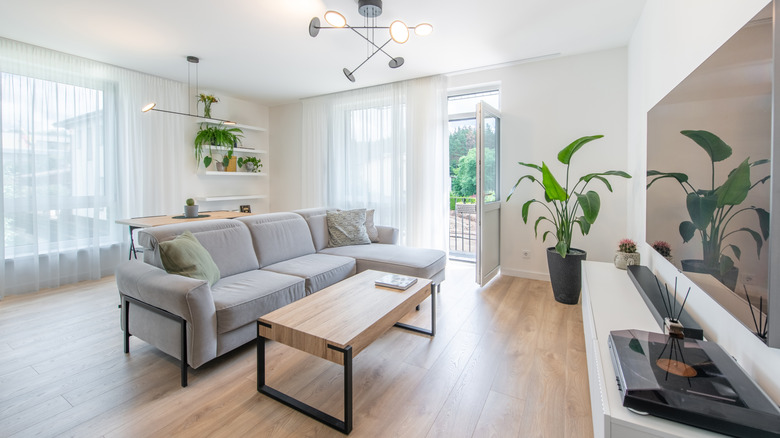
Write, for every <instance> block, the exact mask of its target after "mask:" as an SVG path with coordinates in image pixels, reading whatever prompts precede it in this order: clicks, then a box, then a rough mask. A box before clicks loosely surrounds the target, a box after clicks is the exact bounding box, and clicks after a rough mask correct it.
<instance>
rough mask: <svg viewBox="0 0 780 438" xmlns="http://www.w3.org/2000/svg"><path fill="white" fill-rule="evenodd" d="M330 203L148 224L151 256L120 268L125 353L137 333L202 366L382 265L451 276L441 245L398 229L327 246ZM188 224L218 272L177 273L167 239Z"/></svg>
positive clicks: (144, 239) (144, 241)
mask: <svg viewBox="0 0 780 438" xmlns="http://www.w3.org/2000/svg"><path fill="white" fill-rule="evenodd" d="M325 214H326V209H308V210H299V211H297V212H289V213H269V214H260V215H254V216H245V217H241V218H237V219H220V220H209V221H199V222H188V223H182V224H176V225H166V226H160V227H154V228H145V229H143V230H141V231H140V232H139V233H138V240H139V243H140V244H141V246H143V247H144V253H143V254H144V257H143V258H144V261H143V262H140V261H128V262H124V263H122V264H120V266H119V267H118V268H117V271H116V282H117V287H118V289H119V294H120V297H121V300H122V318H121V322H122V329H123V330H124V336H125V353H128V352H129V337H130V336H131V335H132V336H136V337H138V338H140V339H142V340H144V341H146V342H148V343H150V344H152V345H154V346H155V347H157V348H159V349H160V350H162V351H164V352H165V353H167V354H169V355H171V356H173V357H176V358H178V359H182V358H186V360H181V378H182V386H187V366H188V365H189V366H191V367H192V368H198V367H199V366H201V365H203V364H204V363H206V362H208V361H210V360H211V359H214V358H216V357H218V356H221V355H223V354H225V353H227V352H229V351H231V350H233V349H235V348H237V347H239V346H241V345H243V344H246V343H247V342H250V341H253V340H255V338H256V336H257V333H256V325H255V322H256V320H257V318H259V317H260V316H262V315H264V314H266V313H268V312H271V311H273V310H275V309H278V308H280V307H282V306H285V305H287V304H289V303H292V302H293V301H295V300H297V299H300V298H302V297H304V296H306V295H309V294H312V293H315V292H317V291H318V290H321V289H323V288H325V287H327V286H330V285H332V284H335V283H337V282H339V281H341V280H343V279H345V278H347V277H349V276H351V275H354V274H356V273H358V272H361V271H364V270H367V269H374V270H380V271H387V272H392V273H397V274H404V275H412V276H416V277H423V278H430V279H432V280H433V282H434V284H437V285H438V284H439V283H441V281H443V280H444V267H445V264H446V254H445V253H444V252H443V251H438V250H431V249H421V248H409V247H402V246H398V245H397V240H398V230H397V229H394V228H391V227H382V226H377V230H378V239H377V241H376V242H372V243H371V244H365V245H349V246H341V247H336V248H330V247H328V246H327V245H328V227H327V219H326V216H325ZM185 231H190V232H191V233H192V234H193V235H194V236H195V237H196V238H197V240H198V242H200V244H201V245H202V246H203V247H204V248H205V249H206V251H208V253H209V254H210V255H211V258H212V259H213V260H214V263H215V264H216V265H217V267H218V268H219V273H220V279H219V280H218V281H217V282H216V283H214V284H213V286H209V283H208V282H207V281H206V280H198V279H193V278H189V277H184V276H181V275H175V274H169V273H167V272H166V271H165V270H164V268H163V264H162V261H161V258H160V251H159V244H160V243H161V242H165V241H168V240H172V239H174V238H176V237H177V236H178V235H180V234H182V233H183V232H185Z"/></svg>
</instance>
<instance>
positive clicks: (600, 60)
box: [450, 49, 628, 280]
mask: <svg viewBox="0 0 780 438" xmlns="http://www.w3.org/2000/svg"><path fill="white" fill-rule="evenodd" d="M626 59H627V58H626V50H625V49H613V50H608V51H602V52H595V53H589V54H584V55H578V56H571V57H562V58H556V59H552V60H547V61H539V62H533V63H526V64H519V65H515V66H511V67H505V68H496V69H489V70H482V71H479V72H474V73H467V74H459V75H453V76H451V77H450V87H451V88H459V87H465V86H470V85H478V84H482V83H490V82H500V83H501V118H502V126H503V132H502V138H501V141H502V152H501V191H502V198H503V199H506V195H507V194H508V193H509V190H511V188H512V186H513V185H514V184H515V182H516V181H517V179H518V178H519V177H520V176H521V175H523V174H524V173H526V168H523V167H521V166H519V165H518V164H517V162H518V161H523V162H529V163H536V164H541V162H542V161H544V162H545V163H547V165H548V166H549V167H550V168H551V169H552V171H553V173H554V174H555V175H556V178H557V179H558V180H559V182H561V184H564V180H565V176H564V175H565V173H564V172H565V166H564V165H563V164H561V163H560V162H559V161H558V160H557V155H558V152H559V151H560V150H561V149H563V148H564V147H565V146H567V145H568V144H569V143H571V142H572V141H573V140H575V139H577V138H579V137H582V136H586V135H594V134H604V138H603V139H600V140H595V141H593V142H591V143H588V144H587V145H586V146H585V147H584V148H582V149H580V150H579V151H578V152H577V154H576V155H574V159H573V160H572V163H573V164H572V167H571V176H572V177H574V176H576V177H577V178H579V177H580V176H582V175H585V174H587V173H591V172H602V171H607V170H626V164H625V163H626V149H627V147H626V100H627V96H626V87H627V82H626V81H627V76H626ZM627 181H628V180H625V179H622V178H617V179H614V180H613V182H614V184H613V188H614V190H615V192H614V193H609V192H608V191H607V189H606V188H605V187H604V186H603V185H601V184H600V183H598V184H593V185H592V186H589V189H590V188H593V189H595V190H596V191H597V192H598V193H599V194H600V195H601V202H602V204H601V212H600V213H599V217H598V219H597V221H596V223H595V224H594V226H593V227H592V228H591V232H590V234H589V235H588V236H585V237H583V236H581V235H580V234H579V231H575V236H574V238H573V239H572V246H574V247H576V248H581V249H584V250H586V251H587V252H588V260H597V261H612V258H613V256H614V252H615V250H616V249H617V243H618V241H619V240H620V239H621V238H623V237H626V217H625V214H624V212H625V210H624V205H625V204H626V198H627V190H628V183H627ZM532 197H534V198H537V199H541V198H542V197H543V192H542V191H541V189H540V188H539V187H538V186H536V185H534V184H531V183H529V182H528V181H527V180H526V181H524V182H523V183H522V184H521V185H520V186H519V187H518V189H517V191H516V192H515V194H514V195H513V196H512V199H511V200H510V201H509V202H504V203H503V204H502V207H501V208H502V214H501V224H502V225H501V242H502V245H501V272H502V273H504V274H508V275H515V276H522V277H529V278H538V279H542V280H549V276H548V274H547V272H548V271H547V258H546V248H547V247H550V246H554V244H555V243H554V242H552V241H551V239H549V238H548V239H547V241H546V242H542V240H541V235H542V230H547V229H549V228H544V227H543V226H541V225H540V227H539V229H540V233H539V238H538V239H535V238H534V231H533V222H534V221H535V218H536V217H538V214H541V213H542V212H543V211H544V210H543V208H542V207H541V206H539V205H534V206H532V207H531V214H529V223H528V224H523V220H522V215H521V207H522V205H523V203H524V202H525V201H526V200H528V199H530V198H532ZM524 249H528V250H530V251H531V257H530V258H528V259H524V258H523V257H522V252H521V251H522V250H524Z"/></svg>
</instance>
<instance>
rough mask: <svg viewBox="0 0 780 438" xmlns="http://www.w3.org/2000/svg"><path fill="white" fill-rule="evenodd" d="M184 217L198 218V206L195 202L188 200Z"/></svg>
mask: <svg viewBox="0 0 780 438" xmlns="http://www.w3.org/2000/svg"><path fill="white" fill-rule="evenodd" d="M184 217H187V218H193V217H198V205H197V204H195V200H194V199H192V198H187V200H186V201H185V205H184Z"/></svg>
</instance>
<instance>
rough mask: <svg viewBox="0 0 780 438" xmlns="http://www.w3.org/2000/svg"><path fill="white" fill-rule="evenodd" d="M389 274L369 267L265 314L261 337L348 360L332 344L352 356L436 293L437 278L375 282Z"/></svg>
mask: <svg viewBox="0 0 780 438" xmlns="http://www.w3.org/2000/svg"><path fill="white" fill-rule="evenodd" d="M386 274H387V273H385V272H379V271H370V270H369V271H363V272H361V273H360V274H357V275H355V276H352V277H350V278H347V279H346V280H343V281H341V282H339V283H336V284H334V285H332V286H330V287H327V288H325V289H323V290H321V291H319V292H315V293H313V294H311V295H309V296H307V297H304V298H302V299H300V300H298V301H295V302H294V303H292V304H288V305H287V306H284V307H282V308H280V309H277V310H275V311H273V312H271V313H269V314H266V315H264V316H262V317H260V318H259V321H260V322H261V323H265V324H269V325H270V326H271V327H270V328H268V327H264V326H263V325H260V326H259V335H260V336H262V337H264V338H266V339H271V340H274V341H277V342H281V343H283V344H285V345H289V346H291V347H293V348H297V349H298V350H302V351H305V352H307V353H309V354H312V355H314V356H318V357H321V358H323V359H326V360H329V361H331V362H335V363H337V364H343V363H344V355H343V354H342V353H339V352H338V351H335V350H333V349H330V348H328V344H330V345H333V346H334V347H339V348H342V349H343V348H345V347H346V346H348V345H350V346H352V355H353V356H357V355H358V353H360V351H361V350H363V349H364V348H365V347H367V346H368V345H369V344H371V343H372V342H373V341H374V340H376V339H377V338H378V337H379V336H381V335H382V334H383V333H384V332H386V331H387V330H388V329H390V327H392V326H393V325H394V324H395V323H396V322H398V320H400V319H401V318H402V317H403V316H404V315H406V314H407V313H409V312H410V311H412V310H413V309H414V308H415V307H416V306H417V305H418V304H420V303H421V302H422V301H423V300H425V298H426V297H427V296H428V295H430V293H431V287H430V284H431V280H428V279H425V278H418V279H417V282H416V283H415V284H413V285H412V286H411V287H409V289H406V290H397V289H390V288H385V287H378V286H376V285H374V281H375V280H376V279H378V278H379V277H381V276H383V275H386Z"/></svg>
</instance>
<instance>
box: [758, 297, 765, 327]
mask: <svg viewBox="0 0 780 438" xmlns="http://www.w3.org/2000/svg"><path fill="white" fill-rule="evenodd" d="M763 317H764V297H758V327H759V330H761V327H763V326H764V324H763V321H762V319H763Z"/></svg>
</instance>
